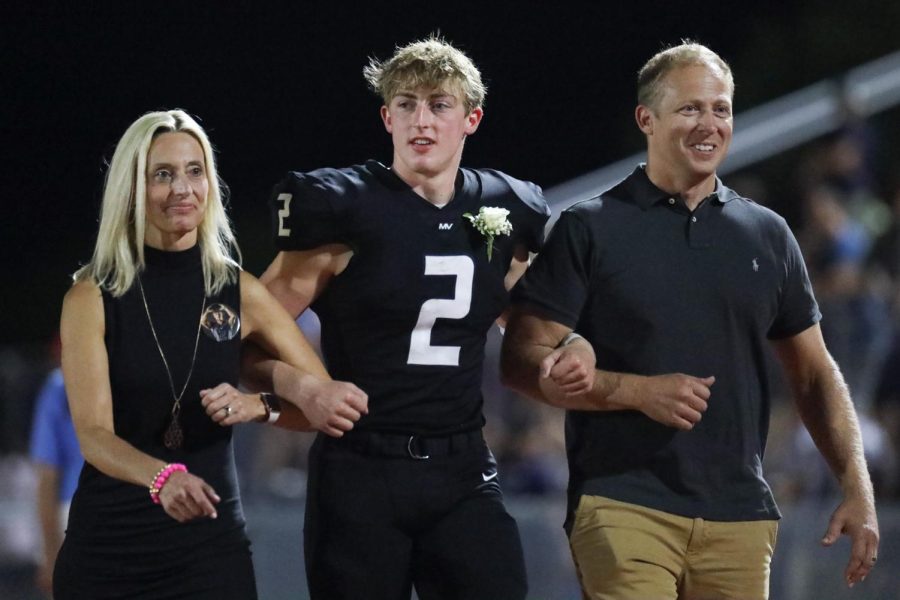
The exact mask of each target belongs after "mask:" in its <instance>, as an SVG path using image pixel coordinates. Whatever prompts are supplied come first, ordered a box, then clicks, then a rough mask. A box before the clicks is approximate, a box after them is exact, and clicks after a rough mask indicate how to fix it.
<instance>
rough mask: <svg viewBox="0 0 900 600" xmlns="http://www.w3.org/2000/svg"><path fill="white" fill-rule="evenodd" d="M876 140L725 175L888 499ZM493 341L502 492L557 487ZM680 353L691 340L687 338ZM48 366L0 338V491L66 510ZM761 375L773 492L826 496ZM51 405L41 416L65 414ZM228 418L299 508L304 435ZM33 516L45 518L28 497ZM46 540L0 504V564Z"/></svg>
mask: <svg viewBox="0 0 900 600" xmlns="http://www.w3.org/2000/svg"><path fill="white" fill-rule="evenodd" d="M886 146H887V144H886V142H885V141H884V140H883V139H882V138H881V136H879V131H878V128H877V127H876V126H874V125H873V124H872V123H870V122H867V121H864V120H859V119H851V120H850V121H849V122H848V125H846V126H845V127H843V128H842V129H841V130H840V131H838V132H836V133H834V134H832V135H830V136H828V137H827V138H825V139H820V140H817V141H816V142H814V143H812V144H809V145H807V146H805V147H803V148H802V149H800V150H797V151H795V152H792V153H789V155H782V156H779V157H777V158H775V159H771V160H770V163H769V164H768V165H760V166H759V168H753V169H748V170H744V171H742V172H740V173H737V174H734V175H731V176H728V177H726V178H725V179H726V180H727V181H726V182H727V183H728V184H729V185H730V186H731V187H733V188H735V189H736V190H737V191H738V192H739V193H741V194H743V195H746V196H748V197H750V198H753V199H754V200H756V201H757V202H758V203H760V204H763V205H766V206H769V207H770V208H772V209H773V210H775V211H777V212H779V213H780V214H782V215H783V216H785V218H787V220H788V222H789V223H790V225H791V226H792V228H793V229H794V231H795V233H796V234H797V237H798V239H799V240H800V243H801V247H802V249H803V252H804V256H805V258H806V263H807V266H808V269H809V271H810V276H811V279H812V281H813V284H814V287H815V291H816V296H817V299H818V301H819V304H820V308H821V310H822V313H823V315H824V318H823V320H822V329H823V332H824V335H825V338H826V342H827V344H828V347H829V349H830V350H831V352H832V354H833V356H834V358H835V359H836V360H837V362H838V363H839V365H840V366H841V369H842V371H843V373H844V376H845V378H846V380H847V383H848V385H849V386H850V388H851V392H852V395H853V398H854V401H855V402H856V405H857V409H858V412H859V415H860V419H861V425H862V429H863V439H864V444H865V453H866V457H867V459H868V463H869V468H870V470H871V472H872V476H873V480H874V482H875V490H876V494H877V496H878V498H879V499H880V500H881V501H885V500H893V501H898V500H900V454H898V451H900V173H892V171H891V169H890V168H888V169H884V168H878V167H877V165H880V164H884V161H885V157H888V159H890V157H891V156H894V155H896V148H889V147H886ZM876 156H878V157H880V159H878V160H876ZM889 162H890V161H889V160H888V164H889ZM786 173H787V174H789V177H788V178H787V179H786V178H785V174H786ZM519 175H527V174H519ZM557 210H558V208H555V209H554V211H557ZM73 268H74V265H73ZM300 325H301V327H302V328H303V330H304V331H305V332H306V334H307V336H308V337H309V338H310V339H311V340H312V341H314V342H316V341H317V339H318V323H317V320H316V318H315V316H314V315H311V314H307V315H305V316H303V317H301V319H300ZM499 346H500V333H499V331H497V330H495V331H494V332H492V334H491V335H490V336H489V341H488V360H487V362H486V364H485V382H484V395H485V415H486V418H487V427H486V430H485V431H486V436H487V437H488V440H489V443H490V445H491V447H492V449H493V450H494V453H495V455H496V456H497V458H498V461H499V463H500V473H501V478H502V480H503V486H504V490H505V492H506V493H507V494H509V495H511V496H517V495H518V496H521V495H532V496H534V495H555V496H558V497H562V495H563V493H564V488H565V483H566V480H567V472H566V461H565V442H564V415H563V412H562V411H561V410H557V409H555V408H552V407H549V406H544V405H540V404H538V403H536V402H533V401H530V400H526V399H524V398H521V397H519V396H517V395H516V394H514V393H513V392H511V391H510V390H507V389H505V388H503V387H502V386H501V385H500V383H499V380H498V376H497V370H498V369H497V362H498V356H499ZM685 351H686V352H689V351H690V341H689V340H686V341H685ZM57 363H58V342H56V341H50V342H42V343H35V344H32V345H19V346H15V347H13V346H7V347H0V501H2V500H25V499H27V500H28V501H31V500H33V499H36V498H38V497H39V494H40V493H46V489H45V488H46V486H47V485H50V486H51V487H53V486H54V485H55V486H56V488H57V489H56V493H57V499H58V501H59V503H60V506H62V507H63V508H64V506H65V497H66V495H67V494H69V493H71V492H70V491H67V490H64V489H62V488H65V487H67V486H66V485H64V484H63V481H62V480H63V479H64V477H63V476H62V474H61V473H60V474H59V478H58V480H56V481H54V480H52V479H51V481H50V483H49V484H48V482H47V480H46V479H42V478H41V477H42V473H43V475H46V474H47V473H46V471H47V469H48V467H49V468H50V470H51V471H52V470H53V469H54V468H58V469H60V470H63V469H65V468H67V467H66V466H65V465H66V462H67V461H68V460H69V459H68V458H66V457H65V456H62V455H63V454H65V453H67V452H68V453H70V454H71V447H66V446H65V444H61V445H60V446H59V447H58V448H57V449H56V450H55V451H54V452H57V454H58V456H57V459H58V461H57V464H55V465H54V464H53V462H54V459H53V454H52V452H51V453H50V454H49V455H48V453H47V451H46V447H47V444H48V441H47V439H43V441H40V442H37V441H36V436H40V435H43V436H44V438H46V436H47V435H48V433H47V432H48V431H51V430H48V429H47V426H46V425H41V424H40V422H39V421H40V420H39V419H38V418H37V417H36V415H37V414H38V413H39V411H38V407H39V405H40V404H41V403H45V404H46V403H49V402H50V400H47V398H46V397H45V396H47V395H48V394H51V395H53V394H54V392H53V391H52V390H53V386H57V388H58V387H59V379H60V377H59V374H58V372H55V371H54V369H56V368H57V366H58V364H57ZM772 372H773V379H774V387H773V389H774V396H773V412H772V419H771V425H770V433H769V444H768V448H767V454H766V457H765V465H766V473H767V477H768V479H769V482H770V483H771V484H772V486H773V488H774V491H775V496H776V499H777V500H778V501H779V503H780V504H782V505H785V504H789V503H793V502H797V501H800V500H809V499H815V498H818V499H822V500H826V499H830V498H832V497H833V496H834V494H835V493H836V490H837V488H836V482H835V480H834V478H833V477H832V476H831V474H830V472H829V470H828V468H827V466H826V465H825V464H824V462H823V459H822V458H821V456H820V455H819V454H818V452H817V451H816V450H815V447H814V445H813V442H812V440H811V439H810V437H809V435H808V434H807V432H806V430H805V428H803V427H802V426H801V425H800V423H799V420H798V417H797V415H796V413H795V411H794V409H793V404H792V402H791V401H790V397H789V394H788V392H787V390H786V389H785V387H784V385H783V383H782V381H781V380H780V378H779V373H778V369H777V365H776V364H775V363H774V362H773V363H772ZM57 395H58V392H57ZM39 399H41V402H39ZM713 401H715V390H713ZM60 406H62V405H57V407H56V409H55V410H56V412H55V413H54V414H53V415H51V418H56V419H59V418H62V417H64V416H65V410H64V408H63V410H62V415H61V414H60ZM45 408H46V407H45ZM42 427H43V433H40V431H41V428H42ZM239 429H240V430H239V432H238V434H237V438H236V449H237V452H238V465H239V474H240V477H241V486H242V490H243V495H244V498H245V502H253V501H254V500H259V499H264V500H265V501H274V502H280V501H284V502H296V503H297V509H298V510H302V504H301V499H302V498H303V496H304V492H305V464H306V456H307V450H308V448H309V445H310V444H311V442H312V439H313V434H297V433H291V432H287V431H283V430H279V429H277V428H275V427H272V426H265V425H256V424H251V425H245V426H241V427H240V428H239ZM60 435H64V434H60ZM39 447H42V448H44V450H43V453H42V452H41V450H40V448H39ZM76 468H77V465H76ZM35 513H36V515H38V516H36V518H43V517H41V516H40V515H42V513H41V510H40V508H39V507H38V510H36V511H35ZM44 545H45V543H44V542H43V541H42V540H41V534H40V533H39V528H38V523H37V522H34V523H21V522H9V520H8V518H5V517H3V516H2V515H0V564H13V563H21V562H29V561H30V562H32V564H34V565H39V564H41V562H44V560H45V559H42V554H41V548H42V546H44ZM36 568H37V567H36ZM38 573H39V572H38ZM39 575H40V573H39Z"/></svg>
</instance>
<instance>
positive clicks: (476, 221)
mask: <svg viewBox="0 0 900 600" xmlns="http://www.w3.org/2000/svg"><path fill="white" fill-rule="evenodd" d="M463 216H464V217H465V218H467V219H468V220H469V221H471V222H472V225H473V226H474V227H475V229H477V230H478V233H480V234H481V235H483V236H484V239H485V240H487V258H488V262H490V261H491V253H492V252H493V250H494V238H495V237H497V236H499V235H509V234H510V232H511V231H512V228H513V226H512V223H510V222H509V219H507V218H506V217H508V216H509V211H508V210H507V209H505V208H499V207H496V206H482V207H481V208H480V209H479V210H478V214H477V215H474V216H473V215H472V214H471V213H463Z"/></svg>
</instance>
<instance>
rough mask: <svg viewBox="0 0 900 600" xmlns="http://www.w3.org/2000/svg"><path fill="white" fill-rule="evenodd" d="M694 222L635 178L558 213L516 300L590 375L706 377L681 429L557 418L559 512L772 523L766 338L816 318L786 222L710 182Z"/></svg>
mask: <svg viewBox="0 0 900 600" xmlns="http://www.w3.org/2000/svg"><path fill="white" fill-rule="evenodd" d="M716 189H717V191H716V192H715V193H714V194H712V195H711V196H709V197H708V198H706V199H705V200H704V201H703V202H702V203H701V204H700V205H699V206H698V207H697V208H696V209H695V210H694V211H693V212H691V211H689V210H688V209H687V207H686V206H685V205H684V203H683V202H682V201H681V200H680V199H678V198H670V197H669V196H668V195H667V194H666V193H665V192H663V191H662V190H659V189H658V188H656V187H655V186H654V185H653V183H652V182H651V181H650V180H649V178H648V177H647V175H646V174H645V172H644V169H643V168H638V169H637V170H636V171H635V172H634V173H633V174H632V175H631V176H629V177H628V178H626V179H625V180H624V181H623V182H621V183H620V184H618V185H617V186H615V187H614V188H612V189H611V190H609V191H607V192H605V193H604V194H602V195H600V196H598V197H596V198H594V199H591V200H588V201H585V202H581V203H578V204H576V205H574V206H573V207H571V208H570V209H568V210H567V211H565V212H564V213H563V214H562V216H561V217H560V220H559V222H558V223H557V224H556V226H555V228H554V230H553V232H552V233H551V234H550V238H549V239H548V241H547V245H546V246H545V248H544V250H543V251H542V253H541V254H540V256H539V257H538V258H537V260H535V262H534V265H532V267H531V268H530V269H529V271H528V272H527V273H526V275H525V277H524V278H523V280H522V281H521V282H520V284H519V285H518V286H517V287H516V289H515V290H514V292H513V299H514V302H516V303H524V304H529V305H531V306H533V307H534V308H535V309H536V310H538V311H540V312H541V314H542V315H543V316H545V317H546V318H549V319H550V320H553V321H556V322H559V323H562V324H564V325H567V326H568V327H572V328H573V329H575V330H576V331H578V332H579V333H580V334H582V335H584V336H585V337H586V338H587V339H588V340H589V341H590V342H591V344H593V346H594V349H595V351H596V355H597V368H599V369H602V370H606V371H614V372H623V373H636V374H639V375H660V374H666V373H686V374H688V375H693V376H697V377H707V376H709V375H714V376H715V377H716V381H715V383H714V384H713V386H712V388H711V391H712V396H711V398H710V400H709V402H708V404H709V408H708V409H707V411H706V412H705V413H704V415H703V418H702V419H701V420H700V422H699V423H697V424H696V425H695V426H694V428H693V429H692V430H691V431H687V432H685V431H679V430H676V429H674V428H672V427H667V426H665V425H663V424H661V423H658V422H656V421H654V420H652V419H650V418H649V417H647V416H646V415H644V414H643V413H640V412H638V411H610V412H605V411H601V412H594V411H590V412H589V411H569V413H568V414H567V424H566V433H567V446H568V455H569V467H570V476H571V480H570V500H571V501H577V498H578V497H579V496H580V495H581V494H583V493H587V494H594V495H602V496H606V497H609V498H613V499H615V500H620V501H624V502H630V503H634V504H639V505H642V506H646V507H649V508H653V509H657V510H663V511H666V512H669V513H673V514H677V515H682V516H686V517H691V518H698V517H700V518H705V519H709V520H717V521H747V520H760V519H774V518H778V517H779V513H778V509H777V507H776V505H775V501H774V499H773V498H772V493H771V490H770V489H769V486H768V484H767V483H766V481H765V479H764V478H763V474H762V458H763V452H764V450H765V443H766V435H767V432H768V423H769V408H770V389H769V379H770V378H769V375H770V374H769V372H768V361H767V359H766V353H767V346H768V345H769V344H768V340H770V339H777V338H784V337H789V336H793V335H795V334H797V333H800V332H802V331H803V330H805V329H807V328H808V327H810V326H812V325H814V324H815V323H816V322H817V321H818V320H819V319H820V318H821V315H820V313H819V310H818V307H817V304H816V301H815V299H814V297H813V293H812V289H811V286H810V283H809V278H808V277H807V273H806V268H805V266H804V264H803V259H802V257H801V255H800V250H799V248H798V246H797V243H796V241H795V239H794V236H793V235H792V234H791V232H790V229H789V228H788V226H787V224H786V223H785V222H784V220H783V219H782V218H781V217H779V216H778V215H776V214H775V213H773V212H771V211H770V210H768V209H766V208H763V207H761V206H758V205H757V204H755V203H753V202H752V201H750V200H748V199H746V198H742V197H740V196H739V195H738V194H737V193H735V192H734V191H732V190H730V189H728V188H726V187H725V186H724V185H722V182H721V181H717V187H716Z"/></svg>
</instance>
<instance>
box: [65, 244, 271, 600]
mask: <svg viewBox="0 0 900 600" xmlns="http://www.w3.org/2000/svg"><path fill="white" fill-rule="evenodd" d="M145 256H146V263H147V268H146V270H145V271H144V272H143V273H141V275H140V277H141V281H142V282H143V287H144V291H145V293H146V297H147V305H148V307H149V310H150V315H151V317H152V319H153V326H154V327H155V329H156V333H157V335H158V338H159V343H160V345H161V346H162V349H163V352H164V353H165V356H166V360H167V361H168V364H169V368H170V369H171V371H172V379H173V380H174V385H175V387H176V389H177V390H179V391H180V389H181V386H182V385H184V382H185V380H186V378H187V376H188V371H189V369H190V366H191V357H192V356H193V351H194V341H195V335H196V332H197V326H198V319H199V318H200V309H201V305H202V304H203V296H204V288H203V270H202V266H201V263H200V248H199V245H198V246H194V247H193V248H191V249H189V250H185V251H183V252H163V251H160V250H155V249H153V248H149V247H147V248H145ZM214 303H221V304H224V305H226V306H228V307H230V308H231V309H232V310H233V311H234V312H235V313H236V314H240V288H239V285H238V284H237V283H234V284H232V285H227V286H226V287H225V288H224V289H223V290H222V291H221V292H220V293H219V294H217V295H216V296H215V297H213V298H209V299H208V300H207V305H211V304H214ZM103 307H104V317H105V327H106V333H105V342H106V350H107V354H108V356H109V377H110V384H111V386H112V399H113V422H114V426H115V431H116V434H117V435H118V436H119V437H121V438H123V439H124V440H125V441H127V442H129V443H130V444H132V445H133V446H135V447H136V448H137V449H138V450H140V451H142V452H146V453H147V454H149V455H151V456H155V457H157V458H159V459H161V460H164V461H166V462H167V463H176V462H178V463H184V464H185V465H186V466H187V468H188V470H189V471H190V472H191V473H192V474H194V475H197V476H198V477H200V478H202V479H203V480H205V481H206V482H207V483H209V484H210V485H211V486H212V487H213V489H215V490H216V493H217V494H218V495H219V496H220V498H221V502H220V503H219V504H218V505H216V511H217V513H218V518H217V519H208V518H199V519H196V520H194V521H191V522H188V523H183V524H182V523H178V522H177V521H176V520H175V519H173V518H172V517H170V516H169V515H167V514H166V513H165V511H164V510H163V508H162V506H160V505H157V504H154V503H153V502H151V500H150V496H149V494H148V489H147V486H138V485H133V484H131V483H126V482H124V481H120V480H118V479H113V478H111V477H109V476H107V475H104V474H103V473H101V472H100V471H98V470H97V469H96V468H94V467H93V466H92V465H90V464H88V463H85V465H84V469H83V470H82V473H81V478H80V480H79V483H78V489H77V490H76V492H75V496H74V497H73V499H72V506H71V510H70V513H69V523H68V529H67V531H66V538H65V542H64V544H63V549H62V550H61V551H60V555H59V559H58V561H57V566H56V570H55V573H54V597H55V598H57V599H65V598H91V599H92V600H93V599H99V598H129V599H133V598H145V597H146V598H154V599H156V598H164V597H165V598H199V597H205V596H202V594H208V596H209V597H210V598H212V597H215V598H235V599H237V598H240V599H242V600H243V599H246V598H255V582H254V579H253V567H252V564H251V562H250V551H249V541H248V539H247V536H246V534H245V532H244V517H243V511H242V509H241V503H240V498H239V496H238V485H237V476H236V473H235V466H234V455H233V451H232V445H231V428H228V427H221V426H219V425H217V424H216V423H214V422H213V421H212V420H211V419H210V418H209V417H208V416H207V415H206V412H205V411H204V409H203V406H202V405H201V403H200V390H201V389H204V388H210V387H214V386H215V385H218V384H219V383H222V382H228V383H231V384H232V385H234V386H237V383H238V373H239V367H240V333H239V332H238V333H237V335H235V336H234V337H233V338H231V339H229V340H224V341H215V340H214V339H213V338H212V337H210V336H207V335H204V334H202V333H201V335H200V339H199V346H198V348H197V356H196V364H195V366H194V371H193V375H192V376H191V379H190V383H189V385H188V386H187V390H186V391H185V393H184V396H183V397H182V403H181V425H182V429H183V431H184V445H183V447H182V448H180V449H176V450H169V449H166V448H165V447H164V446H163V442H162V438H163V432H164V431H165V429H166V427H167V426H168V425H169V422H170V411H171V409H172V404H173V401H174V400H173V398H172V392H171V388H170V386H169V380H168V377H167V375H166V370H165V367H164V365H163V361H162V358H161V357H160V355H159V350H158V349H157V345H156V342H155V341H154V339H153V334H152V332H151V329H150V325H149V323H148V320H147V315H146V312H145V308H144V303H143V300H142V299H141V293H140V290H139V287H138V283H137V282H135V284H134V285H133V286H132V287H131V289H129V290H128V291H127V292H126V293H125V294H124V295H123V296H121V297H120V298H113V297H112V296H111V295H110V294H109V293H107V292H103ZM147 483H148V485H149V483H150V482H149V481H148V482H147ZM223 560H227V561H231V562H230V564H231V565H232V567H233V568H232V572H231V573H230V574H229V578H228V582H227V583H225V582H224V578H220V577H219V575H221V569H222V568H223V567H222V563H221V562H220V561H223ZM238 573H240V574H243V576H242V577H237V580H235V577H236V574H238ZM208 575H209V576H208Z"/></svg>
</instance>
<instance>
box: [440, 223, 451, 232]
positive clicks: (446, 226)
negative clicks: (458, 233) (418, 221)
mask: <svg viewBox="0 0 900 600" xmlns="http://www.w3.org/2000/svg"><path fill="white" fill-rule="evenodd" d="M451 229H453V223H438V230H440V231H450V230H451Z"/></svg>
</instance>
